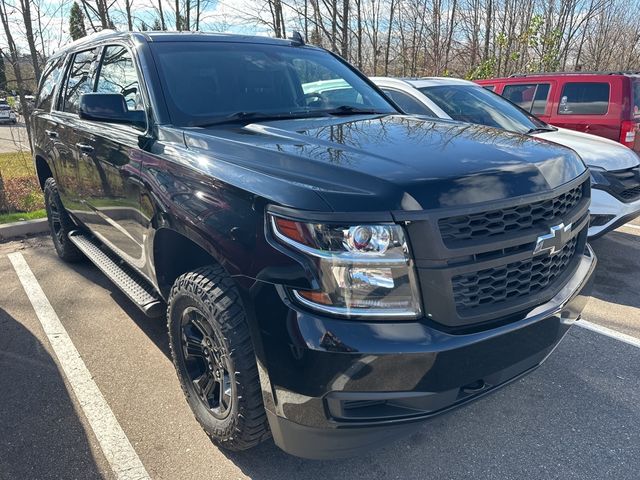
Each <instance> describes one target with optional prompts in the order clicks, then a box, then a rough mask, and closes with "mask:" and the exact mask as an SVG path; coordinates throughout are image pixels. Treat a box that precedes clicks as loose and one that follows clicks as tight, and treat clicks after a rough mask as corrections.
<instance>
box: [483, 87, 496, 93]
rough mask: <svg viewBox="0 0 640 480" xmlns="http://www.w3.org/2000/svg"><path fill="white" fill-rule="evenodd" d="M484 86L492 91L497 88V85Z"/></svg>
mask: <svg viewBox="0 0 640 480" xmlns="http://www.w3.org/2000/svg"><path fill="white" fill-rule="evenodd" d="M482 88H485V89H487V90H489V91H490V92H493V91H494V90H495V89H496V86H495V85H483V86H482Z"/></svg>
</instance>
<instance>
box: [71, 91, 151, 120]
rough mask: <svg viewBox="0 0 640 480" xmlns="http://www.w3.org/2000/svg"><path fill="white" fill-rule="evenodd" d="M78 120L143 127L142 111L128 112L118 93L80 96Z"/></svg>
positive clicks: (122, 97) (122, 98) (123, 100)
mask: <svg viewBox="0 0 640 480" xmlns="http://www.w3.org/2000/svg"><path fill="white" fill-rule="evenodd" d="M78 114H79V116H80V118H83V119H85V120H94V121H97V122H110V123H127V124H131V125H135V126H137V127H142V128H144V127H145V123H146V119H145V113H144V112H143V111H142V110H133V111H129V109H128V108H127V102H126V101H125V99H124V95H122V94H120V93H85V94H83V95H80V108H79V112H78Z"/></svg>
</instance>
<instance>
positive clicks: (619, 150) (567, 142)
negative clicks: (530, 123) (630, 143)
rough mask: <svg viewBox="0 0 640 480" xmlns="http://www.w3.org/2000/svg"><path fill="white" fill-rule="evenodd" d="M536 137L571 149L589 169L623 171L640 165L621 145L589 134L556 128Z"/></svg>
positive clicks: (635, 157)
mask: <svg viewBox="0 0 640 480" xmlns="http://www.w3.org/2000/svg"><path fill="white" fill-rule="evenodd" d="M535 136H536V137H538V138H543V139H545V140H548V141H550V142H554V143H557V144H558V145H564V146H565V147H569V148H571V149H573V150H574V151H575V152H576V153H577V154H578V155H580V157H581V158H582V160H583V161H584V163H586V164H587V165H588V166H590V167H599V168H604V169H605V170H624V169H627V168H632V167H635V166H637V165H638V164H640V157H638V155H637V154H636V152H634V151H633V150H631V149H630V148H627V147H625V146H624V145H622V144H621V143H618V142H614V141H613V140H609V139H608V138H603V137H598V136H597V135H591V134H589V133H582V132H576V131H574V130H568V129H566V128H558V130H557V131H555V132H541V133H536V134H535Z"/></svg>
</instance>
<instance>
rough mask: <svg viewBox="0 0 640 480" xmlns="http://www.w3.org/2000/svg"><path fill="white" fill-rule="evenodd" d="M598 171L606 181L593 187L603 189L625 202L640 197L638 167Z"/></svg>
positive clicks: (639, 169)
mask: <svg viewBox="0 0 640 480" xmlns="http://www.w3.org/2000/svg"><path fill="white" fill-rule="evenodd" d="M599 173H600V175H601V176H602V177H604V178H605V179H606V181H607V183H605V184H602V185H600V184H598V185H595V188H600V189H603V190H605V191H607V192H609V193H610V194H611V195H613V196H614V197H616V198H617V199H618V200H620V201H621V202H625V203H629V202H633V201H635V200H638V199H639V198H640V167H633V168H628V169H626V170H617V171H604V172H599Z"/></svg>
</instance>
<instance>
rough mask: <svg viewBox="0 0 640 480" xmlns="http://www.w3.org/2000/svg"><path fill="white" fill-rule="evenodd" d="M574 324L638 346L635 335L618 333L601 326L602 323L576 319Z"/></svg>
mask: <svg viewBox="0 0 640 480" xmlns="http://www.w3.org/2000/svg"><path fill="white" fill-rule="evenodd" d="M575 325H576V326H578V327H582V328H584V329H586V330H591V331H592V332H596V333H599V334H600V335H605V336H607V337H611V338H615V339H616V340H620V341H621V342H624V343H628V344H629V345H633V346H634V347H638V348H640V339H638V338H636V337H632V336H631V335H627V334H626V333H620V332H617V331H615V330H612V329H610V328H607V327H603V326H602V325H597V324H595V323H591V322H589V321H587V320H578V321H577V322H576V323H575Z"/></svg>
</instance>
